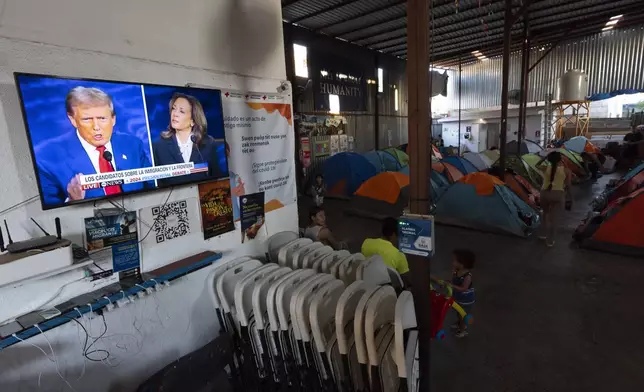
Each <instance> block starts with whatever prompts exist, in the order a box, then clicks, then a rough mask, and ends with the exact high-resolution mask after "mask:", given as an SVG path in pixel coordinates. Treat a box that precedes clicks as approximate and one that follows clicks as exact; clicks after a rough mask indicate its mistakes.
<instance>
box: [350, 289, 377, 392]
mask: <svg viewBox="0 0 644 392" xmlns="http://www.w3.org/2000/svg"><path fill="white" fill-rule="evenodd" d="M379 289H380V287H378V286H376V287H371V288H369V289H367V290H366V291H365V293H364V294H363V295H362V297H361V298H360V300H359V301H358V305H357V306H356V313H355V316H354V319H353V336H354V346H353V347H352V350H355V355H356V357H357V359H358V366H359V368H360V371H358V372H356V373H354V379H353V386H354V387H355V389H356V390H357V391H364V390H366V388H368V387H369V385H370V382H369V354H368V352H367V342H366V341H365V310H366V307H367V302H368V301H369V299H370V298H371V297H372V296H373V295H374V293H375V292H376V291H378V290H379ZM349 355H350V356H351V355H352V353H351V352H350V353H349Z"/></svg>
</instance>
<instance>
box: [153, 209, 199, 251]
mask: <svg viewBox="0 0 644 392" xmlns="http://www.w3.org/2000/svg"><path fill="white" fill-rule="evenodd" d="M152 216H153V217H154V226H153V227H152V228H153V230H154V234H155V237H156V239H157V244H158V243H160V242H164V241H169V240H172V239H175V238H178V237H183V236H184V235H188V234H190V218H189V217H188V203H187V201H186V200H182V201H175V202H172V203H168V204H166V205H165V206H157V207H152Z"/></svg>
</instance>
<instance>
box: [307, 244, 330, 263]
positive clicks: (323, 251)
mask: <svg viewBox="0 0 644 392" xmlns="http://www.w3.org/2000/svg"><path fill="white" fill-rule="evenodd" d="M332 252H333V248H332V247H330V246H322V247H320V248H317V249H314V250H313V251H311V252H309V253H307V254H306V255H304V257H302V258H301V263H300V264H301V268H313V262H314V261H315V260H317V259H318V258H319V257H321V256H325V255H328V254H330V253H332Z"/></svg>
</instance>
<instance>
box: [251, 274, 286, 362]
mask: <svg viewBox="0 0 644 392" xmlns="http://www.w3.org/2000/svg"><path fill="white" fill-rule="evenodd" d="M290 272H291V269H290V268H288V267H278V268H277V269H275V270H273V271H272V272H271V273H269V274H268V275H266V276H264V277H263V278H262V279H260V280H259V281H257V282H256V283H255V288H254V289H253V295H252V303H253V316H254V323H251V324H250V330H251V336H255V337H256V339H255V340H256V343H255V344H256V347H257V350H256V353H258V356H259V366H258V367H259V369H260V371H262V373H264V374H265V373H267V372H268V371H269V370H270V369H275V367H276V364H275V363H273V366H269V365H267V364H268V362H269V361H272V360H273V358H274V355H271V353H270V347H271V346H270V345H269V342H271V338H270V330H269V328H268V314H267V313H268V309H267V296H268V293H269V290H270V288H271V285H272V284H273V283H275V282H277V281H278V280H279V279H280V278H282V277H284V276H287V275H288V274H289V273H290ZM274 296H275V293H273V297H274Z"/></svg>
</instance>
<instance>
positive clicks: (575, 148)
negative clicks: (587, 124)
mask: <svg viewBox="0 0 644 392" xmlns="http://www.w3.org/2000/svg"><path fill="white" fill-rule="evenodd" d="M564 147H565V148H566V150H568V151H572V152H574V153H577V154H581V153H583V152H589V153H593V154H600V153H601V150H600V149H599V148H597V147H596V146H595V145H594V144H592V143H591V142H590V140H588V138H586V137H585V136H575V137H572V138H570V140H568V141H567V142H564Z"/></svg>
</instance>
